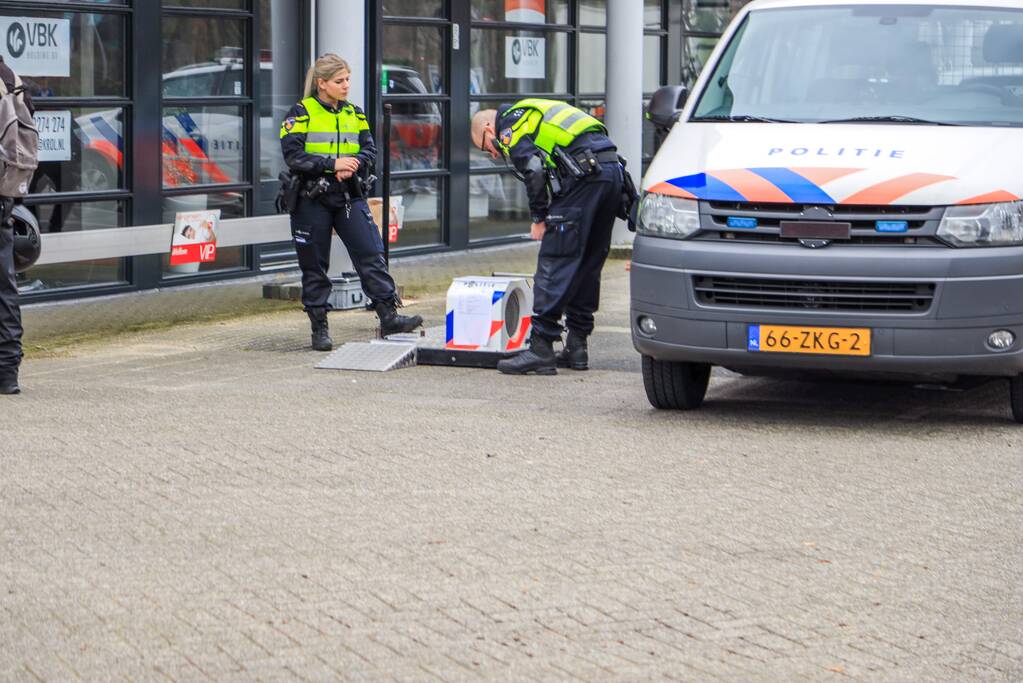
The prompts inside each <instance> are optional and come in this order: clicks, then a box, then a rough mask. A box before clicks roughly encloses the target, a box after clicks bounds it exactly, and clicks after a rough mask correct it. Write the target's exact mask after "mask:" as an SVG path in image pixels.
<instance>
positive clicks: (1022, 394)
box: [1009, 375, 1023, 424]
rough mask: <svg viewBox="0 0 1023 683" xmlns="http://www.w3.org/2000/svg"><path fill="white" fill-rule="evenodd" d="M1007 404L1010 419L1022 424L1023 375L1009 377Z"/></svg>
mask: <svg viewBox="0 0 1023 683" xmlns="http://www.w3.org/2000/svg"><path fill="white" fill-rule="evenodd" d="M1009 406H1010V407H1011V408H1012V419H1014V420H1015V421H1016V422H1019V423H1021V424H1023V375H1016V376H1015V377H1010V378H1009Z"/></svg>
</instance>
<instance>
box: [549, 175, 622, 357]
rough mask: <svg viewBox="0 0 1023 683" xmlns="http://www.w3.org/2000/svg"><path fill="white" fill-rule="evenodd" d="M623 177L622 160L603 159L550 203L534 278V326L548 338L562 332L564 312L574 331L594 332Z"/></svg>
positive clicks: (555, 337) (583, 333)
mask: <svg viewBox="0 0 1023 683" xmlns="http://www.w3.org/2000/svg"><path fill="white" fill-rule="evenodd" d="M622 179H623V176H622V167H621V165H620V164H618V163H603V164H601V165H600V172H599V173H598V174H595V175H593V176H590V177H589V178H585V179H583V180H581V181H575V182H574V183H572V184H570V185H569V186H568V187H567V188H566V189H565V191H564V193H563V194H561V195H559V196H558V197H556V198H555V199H554V201H552V202H551V206H550V208H549V209H548V212H547V229H546V231H545V232H544V235H543V241H542V242H541V243H540V255H539V257H538V258H537V264H536V276H535V278H534V280H533V329H534V331H535V332H536V333H537V334H538V335H540V336H541V337H543V338H545V339H549V340H552V341H553V340H555V339H558V338H559V337H560V336H561V331H562V327H561V317H562V315H564V316H565V325H566V327H568V329H569V330H572V331H574V332H576V333H577V334H581V335H583V336H588V335H589V334H590V333H591V332H592V331H593V314H594V313H595V312H596V310H597V307H598V306H599V304H600V271H601V269H603V267H604V261H605V260H607V255H608V252H609V251H610V249H611V231H612V230H613V229H614V223H615V213H616V212H617V211H618V205H619V203H620V202H621V194H622Z"/></svg>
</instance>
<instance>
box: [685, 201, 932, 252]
mask: <svg viewBox="0 0 1023 683" xmlns="http://www.w3.org/2000/svg"><path fill="white" fill-rule="evenodd" d="M821 210H823V211H825V212H827V215H828V218H827V219H825V220H833V221H837V222H842V223H849V225H850V228H851V234H850V237H849V239H843V240H834V241H832V242H831V244H832V245H834V246H843V245H868V246H923V247H943V246H947V245H945V244H944V243H943V242H942V241H941V240H939V239H937V238H936V237H935V233H936V232H937V227H938V223H940V222H941V217H942V215H943V213H944V209H943V208H942V207H933V206H897V205H896V206H888V205H845V204H827V205H817V204H768V203H753V202H714V201H701V202H700V214H701V217H700V222H701V226H702V228H703V231H702V232H701V233H700V234H699V235H697V236H696V239H697V240H721V241H729V242H751V243H755V242H760V243H764V242H771V243H776V244H793V245H798V244H799V240H797V239H794V238H783V237H782V236H781V235H780V234H779V233H780V232H781V223H782V221H804V220H813V221H820V220H821V218H820V217H819V216H818V215H813V216H808V215H807V214H808V213H819V212H820V211H821ZM732 217H738V218H754V219H756V226H757V227H756V228H753V229H742V228H733V227H730V226H729V225H728V219H729V218H732ZM878 221H904V222H905V224H906V226H905V230H904V231H900V232H891V233H888V232H879V231H877V229H876V227H877V222H878Z"/></svg>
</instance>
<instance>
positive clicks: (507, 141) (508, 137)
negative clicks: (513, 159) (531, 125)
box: [501, 128, 512, 147]
mask: <svg viewBox="0 0 1023 683" xmlns="http://www.w3.org/2000/svg"><path fill="white" fill-rule="evenodd" d="M511 141H512V129H511V128H505V129H504V130H502V131H501V144H502V145H504V146H505V147H508V146H509V145H511Z"/></svg>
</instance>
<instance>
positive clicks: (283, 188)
mask: <svg viewBox="0 0 1023 683" xmlns="http://www.w3.org/2000/svg"><path fill="white" fill-rule="evenodd" d="M277 179H278V180H280V181H281V185H280V187H279V188H278V190H277V198H276V199H275V200H274V208H275V209H277V212H278V213H294V212H295V207H297V206H298V195H299V192H300V191H301V190H302V178H301V177H300V176H299V175H298V174H297V173H292V172H291V169H285V170H283V171H281V173H280V175H278V176H277Z"/></svg>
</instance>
